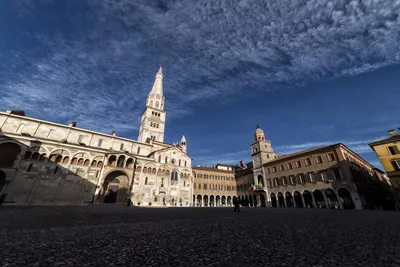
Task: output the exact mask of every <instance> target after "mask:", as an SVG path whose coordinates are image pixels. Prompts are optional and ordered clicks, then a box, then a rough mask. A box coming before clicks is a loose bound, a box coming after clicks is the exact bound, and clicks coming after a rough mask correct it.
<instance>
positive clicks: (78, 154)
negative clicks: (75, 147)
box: [74, 152, 91, 159]
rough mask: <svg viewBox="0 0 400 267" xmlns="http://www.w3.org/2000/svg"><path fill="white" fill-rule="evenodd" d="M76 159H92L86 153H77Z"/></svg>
mask: <svg viewBox="0 0 400 267" xmlns="http://www.w3.org/2000/svg"><path fill="white" fill-rule="evenodd" d="M74 157H75V158H84V159H90V158H91V157H90V155H89V154H88V153H85V152H78V153H75V155H74Z"/></svg>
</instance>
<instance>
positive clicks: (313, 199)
mask: <svg viewBox="0 0 400 267" xmlns="http://www.w3.org/2000/svg"><path fill="white" fill-rule="evenodd" d="M311 198H312V203H313V205H314V208H318V207H317V203H316V202H315V198H314V194H313V193H312V192H311Z"/></svg>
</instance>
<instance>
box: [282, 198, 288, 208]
mask: <svg viewBox="0 0 400 267" xmlns="http://www.w3.org/2000/svg"><path fill="white" fill-rule="evenodd" d="M283 204H284V205H285V208H287V207H288V205H287V203H286V197H283Z"/></svg>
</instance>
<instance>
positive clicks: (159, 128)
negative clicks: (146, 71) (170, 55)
mask: <svg viewBox="0 0 400 267" xmlns="http://www.w3.org/2000/svg"><path fill="white" fill-rule="evenodd" d="M164 101H165V97H164V95H163V73H162V67H160V69H159V70H158V72H157V74H156V79H155V81H154V84H153V87H152V89H151V91H150V93H149V95H148V96H147V102H146V107H145V109H144V111H143V113H142V120H141V122H140V129H139V137H138V141H139V142H143V143H144V142H149V140H155V141H159V142H164V131H165V118H166V113H165V111H164Z"/></svg>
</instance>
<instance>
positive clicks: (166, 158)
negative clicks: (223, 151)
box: [165, 157, 201, 178]
mask: <svg viewBox="0 0 400 267" xmlns="http://www.w3.org/2000/svg"><path fill="white" fill-rule="evenodd" d="M165 164H168V157H165ZM200 178H201V177H200Z"/></svg>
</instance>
